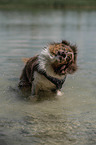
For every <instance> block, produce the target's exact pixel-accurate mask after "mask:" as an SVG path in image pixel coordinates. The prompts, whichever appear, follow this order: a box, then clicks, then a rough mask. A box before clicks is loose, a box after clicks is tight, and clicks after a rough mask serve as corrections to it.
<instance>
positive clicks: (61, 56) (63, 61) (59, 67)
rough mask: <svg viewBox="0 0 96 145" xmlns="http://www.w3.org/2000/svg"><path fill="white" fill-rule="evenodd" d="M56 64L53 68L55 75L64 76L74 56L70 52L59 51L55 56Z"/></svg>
mask: <svg viewBox="0 0 96 145" xmlns="http://www.w3.org/2000/svg"><path fill="white" fill-rule="evenodd" d="M55 57H56V62H55V63H54V65H53V67H54V70H55V72H56V73H58V74H60V75H64V74H66V72H67V69H68V67H69V66H70V65H71V64H72V62H73V61H74V54H73V52H72V51H69V52H68V51H67V52H66V51H64V50H59V51H58V52H57V54H56V55H55Z"/></svg>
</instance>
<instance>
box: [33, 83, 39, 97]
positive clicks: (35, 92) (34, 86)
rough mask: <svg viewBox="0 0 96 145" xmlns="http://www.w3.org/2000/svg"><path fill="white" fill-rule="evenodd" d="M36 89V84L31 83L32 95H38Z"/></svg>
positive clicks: (37, 89)
mask: <svg viewBox="0 0 96 145" xmlns="http://www.w3.org/2000/svg"><path fill="white" fill-rule="evenodd" d="M38 91H39V88H38V85H34V84H32V95H38Z"/></svg>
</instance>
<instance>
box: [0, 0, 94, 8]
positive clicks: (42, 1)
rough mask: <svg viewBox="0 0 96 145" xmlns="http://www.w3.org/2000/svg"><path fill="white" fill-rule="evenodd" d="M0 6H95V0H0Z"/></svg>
mask: <svg viewBox="0 0 96 145" xmlns="http://www.w3.org/2000/svg"><path fill="white" fill-rule="evenodd" d="M0 7H21V8H22V7H25V8H28V7H44V8H45V7H51V8H55V7H56V8H61V7H72V8H75V7H85V8H87V7H88V8H90V7H92V8H95V7H96V0H0Z"/></svg>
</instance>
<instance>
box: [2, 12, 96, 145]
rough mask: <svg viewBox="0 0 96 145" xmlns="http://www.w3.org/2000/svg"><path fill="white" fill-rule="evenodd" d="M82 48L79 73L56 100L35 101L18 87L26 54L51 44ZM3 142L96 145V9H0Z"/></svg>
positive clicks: (38, 144)
mask: <svg viewBox="0 0 96 145" xmlns="http://www.w3.org/2000/svg"><path fill="white" fill-rule="evenodd" d="M62 39H67V40H69V41H70V42H72V43H73V44H75V43H76V44H77V46H78V71H77V72H76V73H75V74H74V75H69V76H68V77H67V80H66V82H65V84H64V86H63V88H62V92H63V95H62V96H61V97H57V98H56V99H52V100H51V99H47V100H43V101H41V102H32V101H30V100H27V99H26V97H25V96H22V94H21V93H20V91H19V90H18V87H17V86H18V82H19V76H20V73H21V70H22V68H23V66H24V64H23V62H22V60H21V59H22V58H23V57H32V56H34V55H35V54H38V53H40V51H41V49H42V48H43V47H44V46H46V45H47V44H48V43H50V42H54V41H56V42H57V41H61V40H62ZM0 143H2V144H3V145H17V144H18V145H26V144H28V145H70V144H71V145H95V144H96V11H64V10H38V11H37V10H36V11H31V12H27V11H18V12H17V11H0Z"/></svg>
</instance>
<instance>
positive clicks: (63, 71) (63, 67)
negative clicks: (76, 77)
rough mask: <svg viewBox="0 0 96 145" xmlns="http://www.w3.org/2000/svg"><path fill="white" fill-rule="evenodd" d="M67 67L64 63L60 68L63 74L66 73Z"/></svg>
mask: <svg viewBox="0 0 96 145" xmlns="http://www.w3.org/2000/svg"><path fill="white" fill-rule="evenodd" d="M65 67H66V65H63V66H62V67H61V68H60V70H59V71H60V73H61V74H64V73H65Z"/></svg>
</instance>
